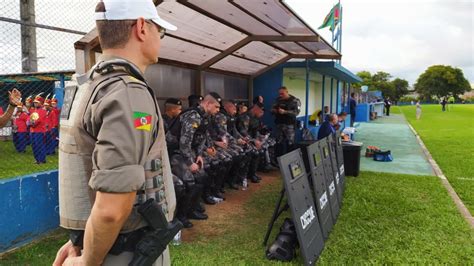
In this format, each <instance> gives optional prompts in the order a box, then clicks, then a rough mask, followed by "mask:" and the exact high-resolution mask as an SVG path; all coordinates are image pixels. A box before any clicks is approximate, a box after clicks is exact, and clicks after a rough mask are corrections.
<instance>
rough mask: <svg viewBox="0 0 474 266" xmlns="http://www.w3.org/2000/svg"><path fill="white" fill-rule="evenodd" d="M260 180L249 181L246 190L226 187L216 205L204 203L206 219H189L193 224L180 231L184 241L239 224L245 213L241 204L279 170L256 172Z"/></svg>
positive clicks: (268, 181) (272, 180)
mask: <svg viewBox="0 0 474 266" xmlns="http://www.w3.org/2000/svg"><path fill="white" fill-rule="evenodd" d="M258 175H259V176H260V177H262V180H261V181H260V183H258V184H255V183H249V187H248V188H247V190H233V189H226V193H225V198H226V200H225V201H223V202H221V203H218V204H216V205H206V213H207V215H208V216H209V218H208V219H207V220H203V221H197V220H191V221H192V223H193V224H194V226H193V227H192V228H189V229H185V230H183V231H182V239H183V241H184V242H195V241H200V240H206V239H208V238H212V237H217V236H221V235H223V234H224V233H225V232H226V231H232V230H233V229H237V227H238V226H240V221H241V218H242V217H243V215H245V212H244V209H243V206H244V204H245V203H246V202H247V201H249V200H250V199H251V198H252V197H253V196H256V195H255V194H257V193H258V191H260V190H261V189H262V188H263V187H264V186H266V185H269V184H271V183H274V182H276V181H277V180H278V178H279V176H280V172H279V171H278V170H273V171H270V172H268V173H258Z"/></svg>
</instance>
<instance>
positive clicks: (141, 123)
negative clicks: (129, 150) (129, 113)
mask: <svg viewBox="0 0 474 266" xmlns="http://www.w3.org/2000/svg"><path fill="white" fill-rule="evenodd" d="M151 120H152V116H151V115H150V114H147V113H142V112H133V122H134V126H135V128H136V129H138V130H146V131H151Z"/></svg>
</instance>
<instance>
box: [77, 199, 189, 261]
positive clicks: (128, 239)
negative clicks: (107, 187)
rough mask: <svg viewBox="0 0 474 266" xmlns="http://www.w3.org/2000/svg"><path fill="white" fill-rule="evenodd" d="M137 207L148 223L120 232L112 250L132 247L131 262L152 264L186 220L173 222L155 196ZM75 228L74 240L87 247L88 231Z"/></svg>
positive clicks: (111, 251) (120, 250)
mask: <svg viewBox="0 0 474 266" xmlns="http://www.w3.org/2000/svg"><path fill="white" fill-rule="evenodd" d="M137 211H138V213H139V214H140V215H141V216H142V217H143V219H144V220H145V221H146V222H147V224H148V226H147V227H143V228H140V229H138V230H135V231H133V232H130V233H124V234H119V236H118V237H117V239H116V240H115V242H114V244H113V245H112V248H111V249H110V250H109V254H112V255H119V254H120V253H122V252H124V251H130V252H133V259H132V261H131V262H130V263H129V266H135V265H152V264H153V262H155V261H156V260H157V259H158V257H159V256H160V255H161V254H162V253H163V251H165V249H166V247H167V245H168V243H169V242H170V241H171V240H172V239H173V237H174V236H175V235H176V234H177V233H178V232H179V230H181V229H182V228H183V224H182V223H181V222H179V221H178V220H176V219H175V220H173V221H172V222H170V223H169V222H168V221H167V220H166V216H165V215H164V213H163V211H162V208H161V207H160V206H159V205H158V204H157V202H156V201H155V199H149V200H147V201H146V202H145V203H143V204H140V205H139V206H138V208H137ZM71 232H72V234H70V239H71V242H72V243H73V244H74V245H75V246H79V247H81V248H83V241H84V231H83V230H77V231H72V230H71Z"/></svg>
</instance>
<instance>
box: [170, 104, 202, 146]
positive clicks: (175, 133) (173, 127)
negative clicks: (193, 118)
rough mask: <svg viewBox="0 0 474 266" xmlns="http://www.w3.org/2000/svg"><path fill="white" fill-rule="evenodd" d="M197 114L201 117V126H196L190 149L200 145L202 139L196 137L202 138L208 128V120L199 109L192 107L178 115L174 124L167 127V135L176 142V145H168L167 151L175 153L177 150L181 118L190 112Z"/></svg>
mask: <svg viewBox="0 0 474 266" xmlns="http://www.w3.org/2000/svg"><path fill="white" fill-rule="evenodd" d="M193 111H195V112H197V113H198V114H199V116H200V117H201V124H200V125H199V126H198V128H197V129H196V132H195V133H194V137H193V143H192V144H191V147H193V148H194V147H196V146H198V145H199V144H200V143H201V140H202V138H200V137H198V136H204V135H205V134H206V132H207V130H208V128H209V119H208V118H207V117H206V115H205V114H206V113H205V112H204V111H203V110H202V109H201V108H199V107H193V108H188V109H186V110H185V111H184V112H182V113H181V114H179V116H178V117H176V118H175V119H174V122H173V123H171V124H170V125H169V128H168V132H167V134H172V135H173V136H175V137H176V138H175V139H176V140H177V141H178V142H177V143H168V150H169V151H172V152H175V151H177V150H179V139H180V138H181V126H182V121H181V117H182V116H183V115H184V114H187V113H190V112H193Z"/></svg>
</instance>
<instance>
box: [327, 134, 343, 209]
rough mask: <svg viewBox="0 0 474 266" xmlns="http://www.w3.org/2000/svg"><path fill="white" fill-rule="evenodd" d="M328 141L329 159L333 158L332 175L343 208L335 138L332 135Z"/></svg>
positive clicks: (328, 137)
mask: <svg viewBox="0 0 474 266" xmlns="http://www.w3.org/2000/svg"><path fill="white" fill-rule="evenodd" d="M326 139H327V143H328V146H329V158H331V167H332V173H333V175H334V181H336V192H337V199H338V200H339V206H342V185H341V178H340V175H339V169H338V167H337V160H336V149H335V148H334V147H335V146H334V136H333V135H332V134H331V135H329V136H327V138H326Z"/></svg>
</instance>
